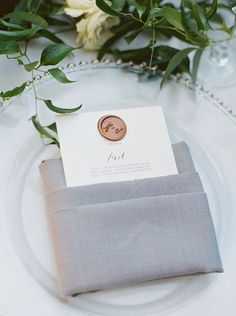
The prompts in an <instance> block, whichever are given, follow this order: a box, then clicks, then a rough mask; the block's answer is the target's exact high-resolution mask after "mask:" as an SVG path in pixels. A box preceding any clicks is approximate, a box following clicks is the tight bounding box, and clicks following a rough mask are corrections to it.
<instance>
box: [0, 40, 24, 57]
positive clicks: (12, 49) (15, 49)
mask: <svg viewBox="0 0 236 316" xmlns="http://www.w3.org/2000/svg"><path fill="white" fill-rule="evenodd" d="M19 51H20V46H19V44H18V43H17V42H15V41H5V42H0V55H5V54H8V55H10V54H16V53H19Z"/></svg>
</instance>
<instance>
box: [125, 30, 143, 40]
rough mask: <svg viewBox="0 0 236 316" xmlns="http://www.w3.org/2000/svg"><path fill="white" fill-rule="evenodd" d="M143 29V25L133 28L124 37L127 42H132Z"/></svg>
mask: <svg viewBox="0 0 236 316" xmlns="http://www.w3.org/2000/svg"><path fill="white" fill-rule="evenodd" d="M143 30H144V27H141V28H140V29H138V30H135V31H134V32H132V33H131V34H129V35H128V36H126V37H125V40H126V42H127V43H128V44H130V43H132V42H133V40H134V39H135V38H136V37H137V36H138V35H139V34H140V33H141V32H142V31H143Z"/></svg>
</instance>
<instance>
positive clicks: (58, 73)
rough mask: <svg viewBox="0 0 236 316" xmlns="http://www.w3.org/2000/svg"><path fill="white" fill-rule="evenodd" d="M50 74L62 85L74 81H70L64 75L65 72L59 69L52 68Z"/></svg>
mask: <svg viewBox="0 0 236 316" xmlns="http://www.w3.org/2000/svg"><path fill="white" fill-rule="evenodd" d="M48 72H49V73H50V74H51V75H52V76H53V77H54V78H55V79H56V80H58V81H60V82H61V83H72V82H74V81H72V80H69V79H68V78H67V77H66V75H65V74H64V72H63V71H61V70H60V69H58V68H52V69H49V70H48Z"/></svg>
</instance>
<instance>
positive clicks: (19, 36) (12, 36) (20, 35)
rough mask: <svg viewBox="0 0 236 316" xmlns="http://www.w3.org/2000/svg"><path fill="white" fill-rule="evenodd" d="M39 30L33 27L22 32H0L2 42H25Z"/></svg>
mask: <svg viewBox="0 0 236 316" xmlns="http://www.w3.org/2000/svg"><path fill="white" fill-rule="evenodd" d="M37 30H38V27H32V28H31V29H26V30H22V31H0V41H9V40H16V41H19V40H23V39H26V38H28V37H29V36H30V35H32V34H34V33H35V32H36V31H37Z"/></svg>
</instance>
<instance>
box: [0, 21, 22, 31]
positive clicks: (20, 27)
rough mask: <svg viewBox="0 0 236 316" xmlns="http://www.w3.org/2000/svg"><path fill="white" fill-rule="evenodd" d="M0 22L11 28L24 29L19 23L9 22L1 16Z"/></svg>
mask: <svg viewBox="0 0 236 316" xmlns="http://www.w3.org/2000/svg"><path fill="white" fill-rule="evenodd" d="M0 24H1V25H4V26H6V27H9V28H12V29H17V30H24V28H23V27H22V26H21V25H18V24H14V23H9V22H7V21H5V20H3V19H1V18H0Z"/></svg>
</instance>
